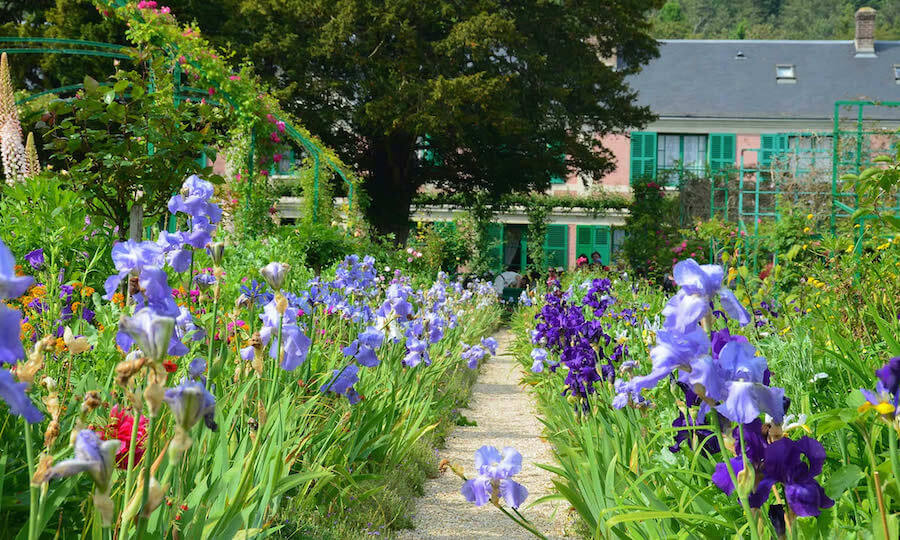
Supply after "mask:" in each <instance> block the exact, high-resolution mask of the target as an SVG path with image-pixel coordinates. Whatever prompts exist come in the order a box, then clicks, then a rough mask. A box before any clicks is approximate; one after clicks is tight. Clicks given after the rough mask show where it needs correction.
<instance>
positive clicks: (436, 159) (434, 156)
mask: <svg viewBox="0 0 900 540" xmlns="http://www.w3.org/2000/svg"><path fill="white" fill-rule="evenodd" d="M424 138H425V144H426V145H428V146H431V137H429V136H428V135H425V137H424ZM422 160H423V161H424V162H425V163H427V164H429V165H431V166H432V167H440V166H441V165H443V164H444V160H442V159H441V156H440V154H438V153H437V152H435V151H434V149H433V148H426V149H425V150H424V151H423V152H422Z"/></svg>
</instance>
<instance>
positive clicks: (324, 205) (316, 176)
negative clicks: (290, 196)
mask: <svg viewBox="0 0 900 540" xmlns="http://www.w3.org/2000/svg"><path fill="white" fill-rule="evenodd" d="M299 175H300V187H301V188H302V190H303V212H302V214H303V215H302V219H303V221H304V222H305V223H314V222H315V223H323V224H325V225H331V222H332V221H333V220H334V194H333V187H332V186H333V182H334V179H333V178H332V175H331V171H330V170H327V169H324V168H322V167H320V168H319V169H318V170H317V169H316V166H315V163H314V162H313V160H311V159H309V158H307V159H306V160H304V162H303V167H302V168H301V169H300V171H299Z"/></svg>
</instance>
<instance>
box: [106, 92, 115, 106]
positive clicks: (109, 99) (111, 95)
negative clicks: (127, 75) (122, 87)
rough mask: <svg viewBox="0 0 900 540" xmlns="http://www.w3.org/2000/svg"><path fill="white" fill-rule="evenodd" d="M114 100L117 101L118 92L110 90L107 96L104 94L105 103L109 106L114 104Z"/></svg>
mask: <svg viewBox="0 0 900 540" xmlns="http://www.w3.org/2000/svg"><path fill="white" fill-rule="evenodd" d="M114 99H116V91H115V90H109V91H107V92H106V93H105V94H103V101H104V103H106V104H107V105H109V104H110V103H112V102H113V100H114Z"/></svg>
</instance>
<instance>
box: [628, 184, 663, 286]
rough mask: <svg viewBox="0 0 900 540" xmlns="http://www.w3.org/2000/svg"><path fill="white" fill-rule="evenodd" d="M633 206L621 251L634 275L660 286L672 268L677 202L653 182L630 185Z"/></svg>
mask: <svg viewBox="0 0 900 540" xmlns="http://www.w3.org/2000/svg"><path fill="white" fill-rule="evenodd" d="M632 189H633V191H634V202H633V203H632V205H631V211H630V213H629V214H628V217H627V218H626V219H625V235H626V236H625V245H624V246H623V248H622V249H623V251H624V253H625V258H626V260H627V261H628V264H629V265H630V266H631V268H632V270H633V272H634V273H635V274H636V275H638V276H642V277H646V278H649V279H651V280H653V281H656V282H659V283H662V281H663V280H664V278H665V277H666V275H668V274H669V270H670V268H671V266H672V257H673V256H674V255H673V252H672V248H674V247H675V246H674V243H673V234H674V231H675V227H674V217H675V206H676V202H675V201H674V200H672V199H669V198H667V197H666V193H665V190H664V189H663V188H662V187H660V186H659V185H658V184H657V183H656V182H653V181H652V180H636V181H635V182H634V183H633V184H632Z"/></svg>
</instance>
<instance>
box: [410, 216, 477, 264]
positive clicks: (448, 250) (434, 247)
mask: <svg viewBox="0 0 900 540" xmlns="http://www.w3.org/2000/svg"><path fill="white" fill-rule="evenodd" d="M409 244H410V245H411V246H412V247H414V248H415V249H416V250H417V251H418V252H419V253H421V257H415V260H416V261H417V265H416V266H419V267H421V268H422V269H423V270H426V269H427V271H428V273H433V272H437V271H438V270H443V271H445V272H449V273H451V274H455V273H456V269H457V267H459V266H461V265H465V264H466V263H468V262H469V259H470V257H472V250H471V248H470V247H469V243H468V242H467V241H466V239H465V237H464V234H463V233H462V232H460V230H459V226H458V224H457V222H456V221H451V222H449V223H425V222H421V221H420V222H418V223H416V232H415V236H414V237H412V238H410V242H409ZM413 268H415V266H414V267H413Z"/></svg>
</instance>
